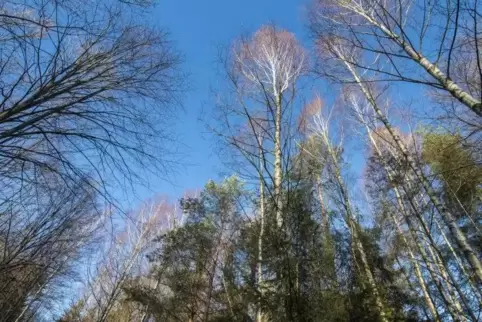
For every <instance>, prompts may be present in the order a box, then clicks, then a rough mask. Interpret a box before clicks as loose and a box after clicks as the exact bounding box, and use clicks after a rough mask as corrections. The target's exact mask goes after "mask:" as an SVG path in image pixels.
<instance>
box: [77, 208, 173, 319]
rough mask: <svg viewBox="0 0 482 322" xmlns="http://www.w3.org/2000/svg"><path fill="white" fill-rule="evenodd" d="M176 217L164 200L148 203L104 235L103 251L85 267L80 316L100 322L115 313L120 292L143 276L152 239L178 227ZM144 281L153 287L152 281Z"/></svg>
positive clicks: (139, 310) (141, 312)
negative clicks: (93, 262) (91, 263)
mask: <svg viewBox="0 0 482 322" xmlns="http://www.w3.org/2000/svg"><path fill="white" fill-rule="evenodd" d="M178 215H179V214H177V213H176V209H175V208H174V207H173V206H171V205H169V204H168V203H167V202H166V201H165V200H149V201H146V202H144V203H143V204H142V205H141V206H140V207H139V208H138V209H137V210H135V211H133V212H132V213H130V214H129V219H128V220H127V222H124V223H122V225H121V226H120V227H113V234H112V235H111V236H106V237H107V238H106V240H105V246H106V247H105V249H101V251H99V252H97V253H94V256H93V257H92V258H91V260H92V261H95V262H96V264H95V265H93V266H92V265H91V266H90V267H88V269H89V274H88V280H87V281H86V282H85V284H86V285H85V290H84V294H83V295H82V296H81V297H80V298H79V299H77V302H78V303H79V301H81V302H83V303H85V304H84V306H83V308H82V310H81V311H82V312H81V313H80V314H81V315H82V316H84V317H85V318H86V319H87V318H88V319H89V321H98V322H101V321H107V320H108V319H109V317H110V316H112V314H115V312H116V311H117V310H118V309H119V308H120V307H121V302H122V300H123V299H125V296H124V292H123V289H124V288H125V287H126V286H127V285H128V283H129V281H130V280H131V279H134V278H138V277H140V276H143V278H144V276H145V275H146V274H147V272H148V268H149V267H148V266H147V262H146V260H147V259H146V254H147V253H148V252H149V251H151V250H152V248H151V247H150V246H151V245H152V243H153V242H154V240H155V238H156V237H157V236H159V234H162V232H163V231H164V232H166V231H169V230H170V229H174V228H175V227H176V226H177V225H179V218H178ZM109 237H111V238H109ZM145 281H146V283H148V285H149V286H152V287H154V288H155V287H156V285H155V284H156V282H155V281H154V280H149V279H146V280H145ZM137 311H138V312H137V316H138V318H139V319H138V320H139V321H141V320H142V318H143V316H144V312H143V310H142V309H140V308H139V309H138V310H137Z"/></svg>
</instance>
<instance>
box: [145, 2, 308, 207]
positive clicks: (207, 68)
mask: <svg viewBox="0 0 482 322" xmlns="http://www.w3.org/2000/svg"><path fill="white" fill-rule="evenodd" d="M309 3H310V1H309V0H224V1H223V0H203V1H201V0H158V3H157V5H156V7H155V8H154V9H153V10H151V11H150V12H149V13H148V15H147V16H148V17H149V19H153V21H154V22H155V23H156V24H158V25H159V26H162V27H165V28H166V29H168V30H169V31H170V33H171V39H172V40H173V41H174V42H175V45H176V48H177V49H178V50H179V51H180V52H181V53H182V54H183V55H184V59H185V62H184V65H183V69H184V70H185V71H186V72H187V73H189V74H190V77H189V82H190V85H191V89H190V91H189V92H188V93H186V95H185V96H184V97H183V104H184V111H183V112H179V115H178V121H177V124H176V126H175V129H176V132H177V134H178V135H179V136H180V141H181V142H182V144H183V145H185V146H184V147H181V150H182V152H183V153H185V154H186V157H185V158H184V160H185V163H186V165H183V166H182V167H181V168H180V171H179V173H178V174H177V175H175V176H174V177H173V180H172V182H171V183H168V182H165V181H163V180H161V179H156V178H152V179H151V180H150V181H149V183H150V190H151V191H148V190H146V189H141V190H140V191H138V193H137V194H138V197H139V198H146V197H150V196H152V195H155V194H167V195H169V196H171V197H173V198H175V197H176V196H180V195H182V193H183V191H184V190H185V189H196V188H201V187H202V186H203V185H204V184H205V183H206V181H207V180H208V179H214V180H216V179H219V174H220V173H221V172H222V170H223V169H222V165H221V164H220V162H219V160H218V157H217V155H216V153H215V150H214V148H213V142H212V140H211V139H210V136H209V133H207V132H206V129H205V126H204V125H203V124H202V122H200V121H199V120H198V119H199V117H200V116H201V113H202V112H205V113H208V112H209V108H210V102H209V100H210V88H212V87H216V86H217V84H219V82H220V81H221V80H220V79H219V76H218V69H217V64H216V55H217V52H218V46H220V45H221V46H222V45H225V46H226V45H229V44H230V43H231V42H232V41H233V40H234V39H235V38H236V37H239V36H240V35H242V34H243V33H251V32H253V31H255V30H256V29H258V28H259V27H260V26H262V25H263V24H266V23H270V22H272V23H275V24H276V25H278V26H280V27H281V28H284V29H287V30H289V31H291V32H293V33H295V34H296V36H297V38H298V40H299V41H300V42H302V43H303V44H304V45H308V44H309V41H308V36H307V30H306V22H307V20H306V15H305V12H306V11H305V7H306V6H307V5H308V4H309Z"/></svg>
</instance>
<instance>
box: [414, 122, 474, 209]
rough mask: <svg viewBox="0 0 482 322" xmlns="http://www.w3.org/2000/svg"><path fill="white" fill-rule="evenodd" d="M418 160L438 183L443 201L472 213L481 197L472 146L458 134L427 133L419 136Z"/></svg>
mask: <svg viewBox="0 0 482 322" xmlns="http://www.w3.org/2000/svg"><path fill="white" fill-rule="evenodd" d="M422 157H423V160H424V161H425V162H426V163H427V164H429V165H430V167H431V169H432V171H433V172H434V174H436V175H437V176H438V177H439V178H440V179H441V181H442V183H443V195H444V198H445V199H446V200H447V201H448V202H449V203H450V204H451V205H453V206H455V207H457V205H459V202H460V204H461V205H462V206H463V207H464V208H465V209H466V210H467V211H469V212H472V211H474V210H475V208H476V207H477V206H478V205H479V204H480V198H481V197H482V194H481V193H482V191H481V189H480V185H481V184H482V167H481V166H480V164H479V162H478V160H480V155H478V152H477V151H476V149H475V148H474V146H472V145H470V144H468V142H464V140H463V138H462V137H461V136H460V135H459V134H451V133H437V132H430V133H426V134H425V135H424V136H423V150H422Z"/></svg>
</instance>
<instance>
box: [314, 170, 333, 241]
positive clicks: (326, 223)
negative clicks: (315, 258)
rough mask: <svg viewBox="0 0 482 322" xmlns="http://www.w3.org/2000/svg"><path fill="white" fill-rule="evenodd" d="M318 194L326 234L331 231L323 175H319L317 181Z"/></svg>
mask: <svg viewBox="0 0 482 322" xmlns="http://www.w3.org/2000/svg"><path fill="white" fill-rule="evenodd" d="M316 192H317V194H318V200H319V202H320V213H321V224H322V226H323V229H324V230H325V233H328V232H329V231H330V222H329V220H328V214H327V213H326V210H325V204H324V201H323V187H322V184H321V175H319V176H318V178H317V180H316Z"/></svg>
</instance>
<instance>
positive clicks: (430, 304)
mask: <svg viewBox="0 0 482 322" xmlns="http://www.w3.org/2000/svg"><path fill="white" fill-rule="evenodd" d="M357 115H358V116H359V118H360V121H361V122H362V123H363V124H365V127H366V130H367V132H368V137H369V139H370V142H371V144H372V146H373V147H374V150H375V152H376V154H377V156H378V157H379V159H380V161H381V163H382V166H383V167H384V169H385V171H386V173H387V176H388V179H389V180H390V182H393V181H394V180H393V177H394V176H393V173H392V170H391V169H390V167H389V166H388V165H387V164H386V163H385V162H384V161H383V157H382V153H381V150H380V148H379V146H378V144H377V142H376V140H375V139H374V137H373V135H372V133H371V132H370V128H369V127H368V125H367V124H366V123H365V122H364V121H363V118H362V116H361V115H360V113H357ZM393 190H394V192H395V197H396V200H397V204H398V206H399V208H400V211H401V213H402V216H403V217H404V218H405V220H406V221H407V225H408V227H409V229H410V230H411V234H412V236H413V237H414V238H415V239H416V240H418V238H417V235H416V233H415V231H413V230H412V227H413V225H412V223H411V221H410V219H409V218H410V217H409V216H410V214H409V213H408V212H407V209H406V208H405V204H404V203H403V200H402V196H401V193H400V191H399V189H398V188H397V186H394V187H393ZM411 204H413V202H411ZM413 210H414V211H415V213H416V214H417V215H416V217H417V218H419V220H420V221H421V224H422V225H423V226H424V228H425V229H424V230H425V231H426V232H427V234H428V237H429V239H430V240H431V236H430V233H429V231H428V230H427V228H426V226H425V222H424V220H423V218H422V217H421V216H420V214H419V212H418V208H417V207H413ZM392 220H393V221H394V224H395V225H396V228H397V231H399V232H400V234H401V236H402V241H404V243H405V244H406V245H407V246H409V244H408V241H407V240H406V238H405V236H404V235H403V232H402V230H401V228H400V226H399V225H398V222H397V220H396V218H395V217H393V218H392ZM433 245H434V244H433ZM418 246H419V251H420V252H422V253H424V250H423V248H422V246H420V245H419V244H418ZM434 246H435V245H434ZM429 247H430V249H429V250H430V253H431V256H432V259H434V258H435V257H434V256H435V255H434V254H433V251H432V248H431V246H429ZM409 256H410V258H411V261H412V262H413V265H414V268H415V272H416V275H417V277H418V279H419V282H420V286H421V288H422V292H423V294H424V298H425V301H426V303H427V306H428V307H429V309H430V311H431V313H432V315H433V317H434V318H436V319H440V317H439V315H438V312H437V311H436V309H435V306H434V303H433V301H432V299H431V297H430V294H429V292H428V290H427V288H426V285H425V281H424V280H423V276H422V274H421V270H420V267H419V265H418V263H417V261H416V259H415V256H414V255H413V252H412V251H411V249H409ZM424 258H425V259H426V255H425V256H424ZM434 262H436V263H437V267H438V269H439V271H440V272H441V275H442V277H443V278H444V279H445V281H446V284H447V286H448V290H449V293H450V295H451V298H450V301H449V300H447V297H446V296H445V294H444V292H443V290H442V289H441V288H439V291H440V292H441V295H442V296H443V298H444V299H445V302H446V305H447V306H449V307H451V306H452V305H454V308H453V309H452V310H451V312H453V314H454V315H456V316H457V317H460V316H461V314H463V313H462V312H463V311H462V308H461V306H460V303H459V302H458V301H457V300H456V297H455V296H454V292H453V289H452V288H451V286H450V283H451V282H454V283H456V281H455V279H453V276H451V278H452V281H449V280H448V279H447V273H446V270H445V263H441V262H440V261H434ZM426 264H427V266H429V263H428V262H427V261H426ZM430 273H431V276H432V278H433V279H434V281H436V276H435V275H433V274H432V270H431V271H430ZM437 285H438V284H437ZM457 290H458V291H459V294H460V296H461V297H464V294H463V293H461V292H460V290H459V289H457ZM464 302H466V301H464ZM468 310H469V314H470V315H471V316H473V314H472V311H471V308H470V307H468Z"/></svg>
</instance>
